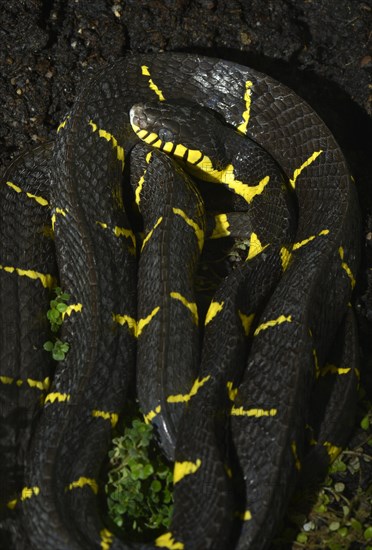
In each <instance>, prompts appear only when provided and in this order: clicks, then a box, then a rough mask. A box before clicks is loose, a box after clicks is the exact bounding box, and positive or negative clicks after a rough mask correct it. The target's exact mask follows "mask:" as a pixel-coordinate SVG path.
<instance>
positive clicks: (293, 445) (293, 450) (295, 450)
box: [291, 441, 301, 471]
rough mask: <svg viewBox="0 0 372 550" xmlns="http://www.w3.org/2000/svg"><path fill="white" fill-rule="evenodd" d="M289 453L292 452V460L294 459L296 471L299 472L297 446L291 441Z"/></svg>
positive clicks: (299, 463)
mask: <svg viewBox="0 0 372 550" xmlns="http://www.w3.org/2000/svg"><path fill="white" fill-rule="evenodd" d="M291 451H292V454H293V458H294V461H295V467H296V470H298V471H300V470H301V462H300V459H299V457H298V453H297V445H296V442H295V441H292V443H291Z"/></svg>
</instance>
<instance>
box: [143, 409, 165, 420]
mask: <svg viewBox="0 0 372 550" xmlns="http://www.w3.org/2000/svg"><path fill="white" fill-rule="evenodd" d="M160 411H161V406H160V405H158V406H157V407H155V409H154V410H153V411H150V412H148V413H147V414H144V415H143V420H144V421H145V424H149V423H150V422H151V420H153V419H154V418H155V416H156V415H157V414H159V413H160Z"/></svg>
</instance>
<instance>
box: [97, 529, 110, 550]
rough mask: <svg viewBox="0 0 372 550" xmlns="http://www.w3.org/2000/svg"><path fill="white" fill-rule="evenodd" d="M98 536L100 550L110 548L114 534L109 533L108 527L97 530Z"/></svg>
mask: <svg viewBox="0 0 372 550" xmlns="http://www.w3.org/2000/svg"><path fill="white" fill-rule="evenodd" d="M99 536H100V538H101V545H100V546H101V550H110V547H111V544H112V542H113V538H114V534H113V533H111V531H109V530H108V529H102V530H101V531H100V532H99Z"/></svg>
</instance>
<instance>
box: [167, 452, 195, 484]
mask: <svg viewBox="0 0 372 550" xmlns="http://www.w3.org/2000/svg"><path fill="white" fill-rule="evenodd" d="M201 463H202V462H201V460H200V458H198V459H197V460H196V462H187V461H186V462H175V463H174V470H173V484H176V483H178V482H179V481H181V479H183V478H184V477H186V476H189V475H191V474H195V472H197V471H198V470H199V468H200V466H201Z"/></svg>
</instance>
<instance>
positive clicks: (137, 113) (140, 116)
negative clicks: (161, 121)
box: [129, 103, 148, 130]
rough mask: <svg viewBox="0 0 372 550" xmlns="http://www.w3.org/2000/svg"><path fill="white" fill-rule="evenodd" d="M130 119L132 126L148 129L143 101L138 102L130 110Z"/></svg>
mask: <svg viewBox="0 0 372 550" xmlns="http://www.w3.org/2000/svg"><path fill="white" fill-rule="evenodd" d="M129 120H130V123H131V125H132V126H136V127H138V128H141V130H146V129H147V126H148V119H147V116H146V114H145V112H144V109H143V105H142V104H141V103H138V104H136V105H133V106H132V107H131V109H130V111H129Z"/></svg>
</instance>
